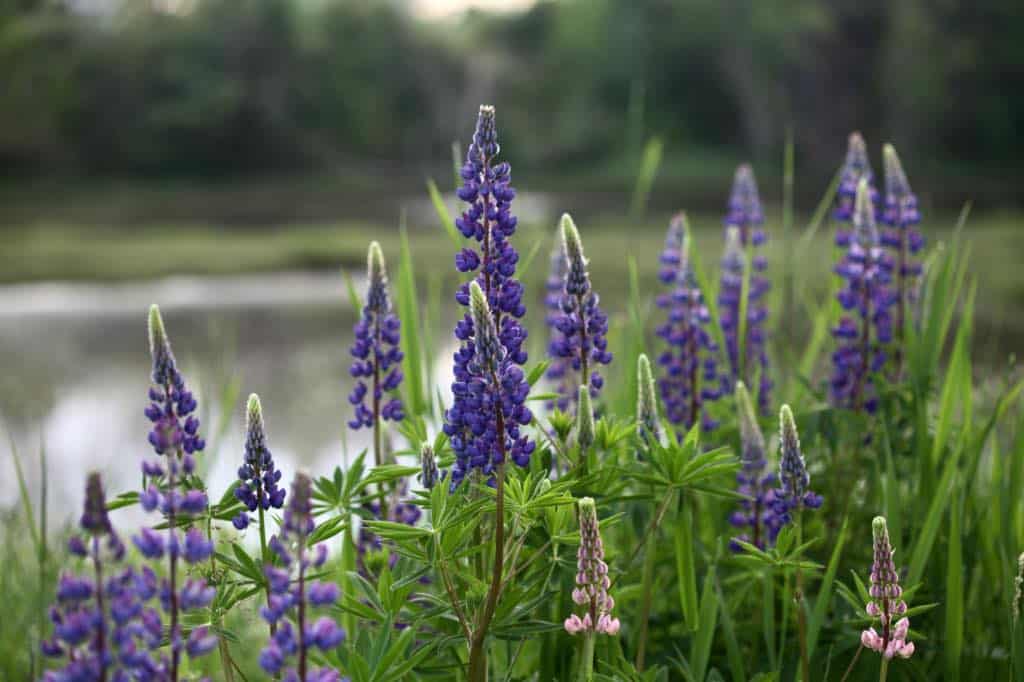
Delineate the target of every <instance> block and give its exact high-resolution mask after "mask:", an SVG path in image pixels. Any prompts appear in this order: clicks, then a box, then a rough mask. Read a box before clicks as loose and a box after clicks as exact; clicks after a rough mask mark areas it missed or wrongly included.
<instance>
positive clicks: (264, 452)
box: [232, 393, 285, 550]
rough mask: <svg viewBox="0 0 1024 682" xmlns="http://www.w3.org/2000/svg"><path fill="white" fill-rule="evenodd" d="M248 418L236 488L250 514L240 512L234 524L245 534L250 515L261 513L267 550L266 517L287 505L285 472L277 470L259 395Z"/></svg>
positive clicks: (252, 399) (251, 401)
mask: <svg viewBox="0 0 1024 682" xmlns="http://www.w3.org/2000/svg"><path fill="white" fill-rule="evenodd" d="M245 418H246V429H245V458H244V461H243V463H242V466H240V467H239V468H238V480H239V484H238V487H237V488H235V497H236V498H237V499H238V501H239V502H241V503H242V504H244V505H245V508H246V509H247V510H248V511H241V512H239V513H238V515H237V516H235V518H234V519H232V523H233V524H234V525H235V528H237V529H238V530H244V529H245V528H246V527H248V525H249V514H250V513H252V512H258V514H259V525H260V539H261V545H262V546H263V547H264V550H265V548H266V541H265V540H264V534H265V532H266V531H265V530H264V513H265V512H266V511H267V510H268V509H270V508H271V507H273V508H274V509H280V508H281V507H282V506H283V505H284V497H285V490H284V488H282V487H280V486H279V485H278V482H279V481H280V480H281V471H280V470H279V469H277V468H275V466H274V457H273V455H272V454H271V452H270V448H269V447H267V432H266V428H265V427H264V423H263V406H262V405H261V404H260V397H259V396H258V395H256V394H255V393H253V394H252V395H250V396H249V401H248V402H247V403H246V410H245Z"/></svg>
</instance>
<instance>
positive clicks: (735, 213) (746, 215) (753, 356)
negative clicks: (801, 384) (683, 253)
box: [718, 164, 774, 414]
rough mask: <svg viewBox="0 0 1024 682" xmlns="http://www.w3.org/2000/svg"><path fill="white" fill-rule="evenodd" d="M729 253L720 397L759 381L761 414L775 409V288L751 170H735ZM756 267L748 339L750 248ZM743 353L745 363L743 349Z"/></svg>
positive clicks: (743, 167)
mask: <svg viewBox="0 0 1024 682" xmlns="http://www.w3.org/2000/svg"><path fill="white" fill-rule="evenodd" d="M724 222H725V253H724V255H723V257H722V273H721V287H720V293H719V297H718V302H719V307H720V310H721V324H722V332H723V334H724V336H725V343H726V356H727V357H728V359H729V370H730V373H729V374H728V375H727V376H726V375H723V384H722V391H723V392H730V391H732V388H733V386H735V385H736V382H737V381H741V380H742V381H747V382H750V381H752V380H753V379H754V378H755V377H756V378H758V383H757V402H758V407H759V409H760V411H761V414H768V413H769V411H770V409H771V390H772V387H773V386H774V383H773V382H772V379H771V372H770V367H769V361H768V351H767V330H766V329H765V321H766V320H767V319H768V307H767V306H766V305H765V301H764V299H765V296H766V295H767V294H768V290H769V289H770V288H771V283H770V282H769V280H768V278H767V277H766V276H765V274H764V273H765V271H766V270H767V268H768V260H767V257H766V256H765V255H764V254H763V253H761V247H763V245H764V244H765V242H766V241H767V234H766V233H765V230H764V211H763V209H762V207H761V198H760V195H759V194H758V191H757V181H756V180H755V179H754V171H753V169H751V167H750V166H749V165H747V164H743V165H741V166H740V167H739V168H737V169H736V175H735V177H734V179H733V185H732V192H731V193H730V196H729V209H728V213H727V214H726V218H725V221H724ZM748 246H749V247H750V253H751V254H752V255H751V258H752V261H751V262H752V263H753V269H752V270H751V273H750V284H749V288H748V292H747V301H746V306H747V307H746V310H747V323H746V332H745V334H744V336H745V338H744V339H743V340H742V343H741V339H740V338H739V334H740V320H739V317H740V308H741V306H742V298H743V277H744V274H745V271H746V266H747V248H748ZM741 346H743V347H744V348H745V351H744V356H745V357H743V358H741V357H740V348H741Z"/></svg>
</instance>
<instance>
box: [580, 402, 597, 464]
mask: <svg viewBox="0 0 1024 682" xmlns="http://www.w3.org/2000/svg"><path fill="white" fill-rule="evenodd" d="M594 435H595V433H594V406H593V404H592V403H591V402H590V391H589V390H587V387H586V386H580V388H579V396H578V398H577V401H576V444H577V445H579V446H580V457H581V458H584V457H585V456H586V452H587V451H588V450H589V449H590V446H591V445H593V444H594Z"/></svg>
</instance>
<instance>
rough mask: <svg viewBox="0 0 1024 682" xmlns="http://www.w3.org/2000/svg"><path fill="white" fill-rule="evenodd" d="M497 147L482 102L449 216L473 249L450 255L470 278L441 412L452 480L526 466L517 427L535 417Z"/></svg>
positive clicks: (460, 294)
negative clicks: (446, 403) (447, 399)
mask: <svg viewBox="0 0 1024 682" xmlns="http://www.w3.org/2000/svg"><path fill="white" fill-rule="evenodd" d="M498 151H499V147H498V141H497V130H496V128H495V122H494V107H490V106H482V107H480V115H479V117H478V118H477V125H476V131H475V133H474V134H473V143H472V144H471V145H470V147H469V151H468V152H467V154H466V163H465V165H464V166H463V167H462V171H461V175H462V179H463V181H464V184H463V186H462V187H461V188H460V189H459V190H458V196H459V198H460V199H462V200H463V201H465V202H466V203H468V204H469V208H467V209H466V210H465V211H464V212H463V214H462V215H461V216H460V217H459V218H458V219H457V220H456V221H455V222H456V225H457V227H458V229H459V231H460V232H461V233H462V234H463V236H465V237H466V238H468V239H473V240H474V241H475V242H476V243H477V244H478V245H479V251H477V250H475V249H471V248H465V249H463V250H462V251H460V252H459V254H458V255H456V257H455V265H456V267H457V268H458V270H459V271H460V272H466V273H469V272H475V273H476V276H475V277H474V278H473V280H472V281H471V282H467V283H465V284H463V285H461V286H460V287H459V289H458V291H457V292H456V295H455V298H456V300H457V301H458V302H459V303H460V304H462V305H464V306H468V307H469V308H470V311H469V312H468V313H466V314H465V315H464V316H463V318H462V319H461V320H460V321H459V322H458V324H457V325H456V327H455V336H456V338H457V339H458V340H459V342H460V347H459V349H458V351H457V352H456V353H455V355H454V367H453V374H454V381H453V382H452V394H453V398H454V400H453V404H452V406H451V408H449V409H448V410H447V412H446V413H445V424H444V431H445V433H446V434H447V435H448V437H449V438H450V440H451V445H452V450H453V451H454V452H455V458H456V459H455V466H454V467H453V469H452V484H453V485H457V484H458V483H459V482H460V481H461V480H462V479H463V478H464V477H465V476H466V474H467V473H468V472H469V471H470V470H471V469H479V470H481V471H482V472H483V473H484V474H485V475H486V476H487V477H488V478H490V477H491V476H492V475H493V474H494V472H495V471H496V469H497V468H498V467H500V466H502V465H503V464H504V462H505V460H506V458H511V459H512V460H513V461H515V462H516V463H517V464H519V465H520V466H525V465H526V463H527V462H528V461H529V457H530V454H531V453H532V452H533V450H534V447H535V444H534V443H533V442H532V441H530V440H529V439H528V438H527V437H526V436H525V435H523V434H521V433H520V429H521V427H522V426H523V425H526V424H529V423H530V421H531V420H532V418H533V417H532V414H531V413H530V410H529V409H527V408H526V407H525V405H524V403H525V401H526V396H527V394H528V393H529V385H528V384H527V383H526V379H525V375H524V373H523V370H522V365H523V363H525V362H526V358H527V355H526V351H525V350H524V349H523V342H524V340H525V339H526V335H527V334H526V330H525V329H524V328H523V327H522V325H521V324H520V323H519V318H521V317H522V316H523V315H524V314H525V313H526V306H525V305H523V302H522V294H523V286H522V284H521V283H520V282H519V281H518V280H517V279H516V278H515V271H516V264H517V262H518V261H519V254H518V253H517V252H516V250H515V249H514V248H513V247H512V245H511V243H510V242H509V237H511V236H512V235H513V234H514V233H515V229H516V218H515V217H514V216H513V215H512V214H511V212H510V208H511V202H512V199H513V197H515V190H514V189H512V187H511V186H510V184H509V182H510V177H511V175H510V174H511V170H510V168H509V165H508V164H507V163H504V162H502V163H497V164H495V157H496V156H497V155H498ZM471 299H472V300H471Z"/></svg>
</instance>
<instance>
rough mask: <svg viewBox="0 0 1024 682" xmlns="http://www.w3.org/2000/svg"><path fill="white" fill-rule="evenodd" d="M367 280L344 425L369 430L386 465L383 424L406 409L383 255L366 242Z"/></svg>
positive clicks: (395, 321) (397, 325)
mask: <svg viewBox="0 0 1024 682" xmlns="http://www.w3.org/2000/svg"><path fill="white" fill-rule="evenodd" d="M366 279H367V281H368V283H369V284H368V288H367V292H366V304H365V305H364V306H363V312H362V316H361V317H360V319H359V322H357V323H356V326H355V340H354V341H353V342H352V351H351V352H352V357H353V360H352V365H351V367H350V368H349V373H350V374H351V375H352V376H353V377H355V378H356V385H355V387H354V388H353V389H352V393H351V394H349V397H348V400H349V402H350V403H351V404H352V405H353V406H355V416H354V417H353V419H352V420H351V421H349V423H348V425H349V427H351V428H353V429H360V428H363V427H367V428H372V429H373V457H374V462H375V463H376V464H377V466H380V465H381V464H383V463H384V446H383V434H382V430H381V422H383V421H395V422H397V421H401V420H402V419H403V418H404V416H405V413H404V411H403V409H402V401H401V399H400V398H399V397H398V387H399V385H401V383H402V369H401V364H402V351H401V349H400V348H399V344H400V341H401V338H400V336H401V334H400V333H401V323H400V322H399V319H398V316H397V315H395V313H394V312H393V311H392V308H391V296H390V294H389V292H388V274H387V269H386V267H385V265H384V254H383V253H382V252H381V250H380V244H378V243H377V242H370V248H369V251H368V253H367V265H366ZM367 382H370V383H369V386H367ZM368 397H369V399H370V404H369V406H367V404H366V399H367V398H368Z"/></svg>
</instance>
